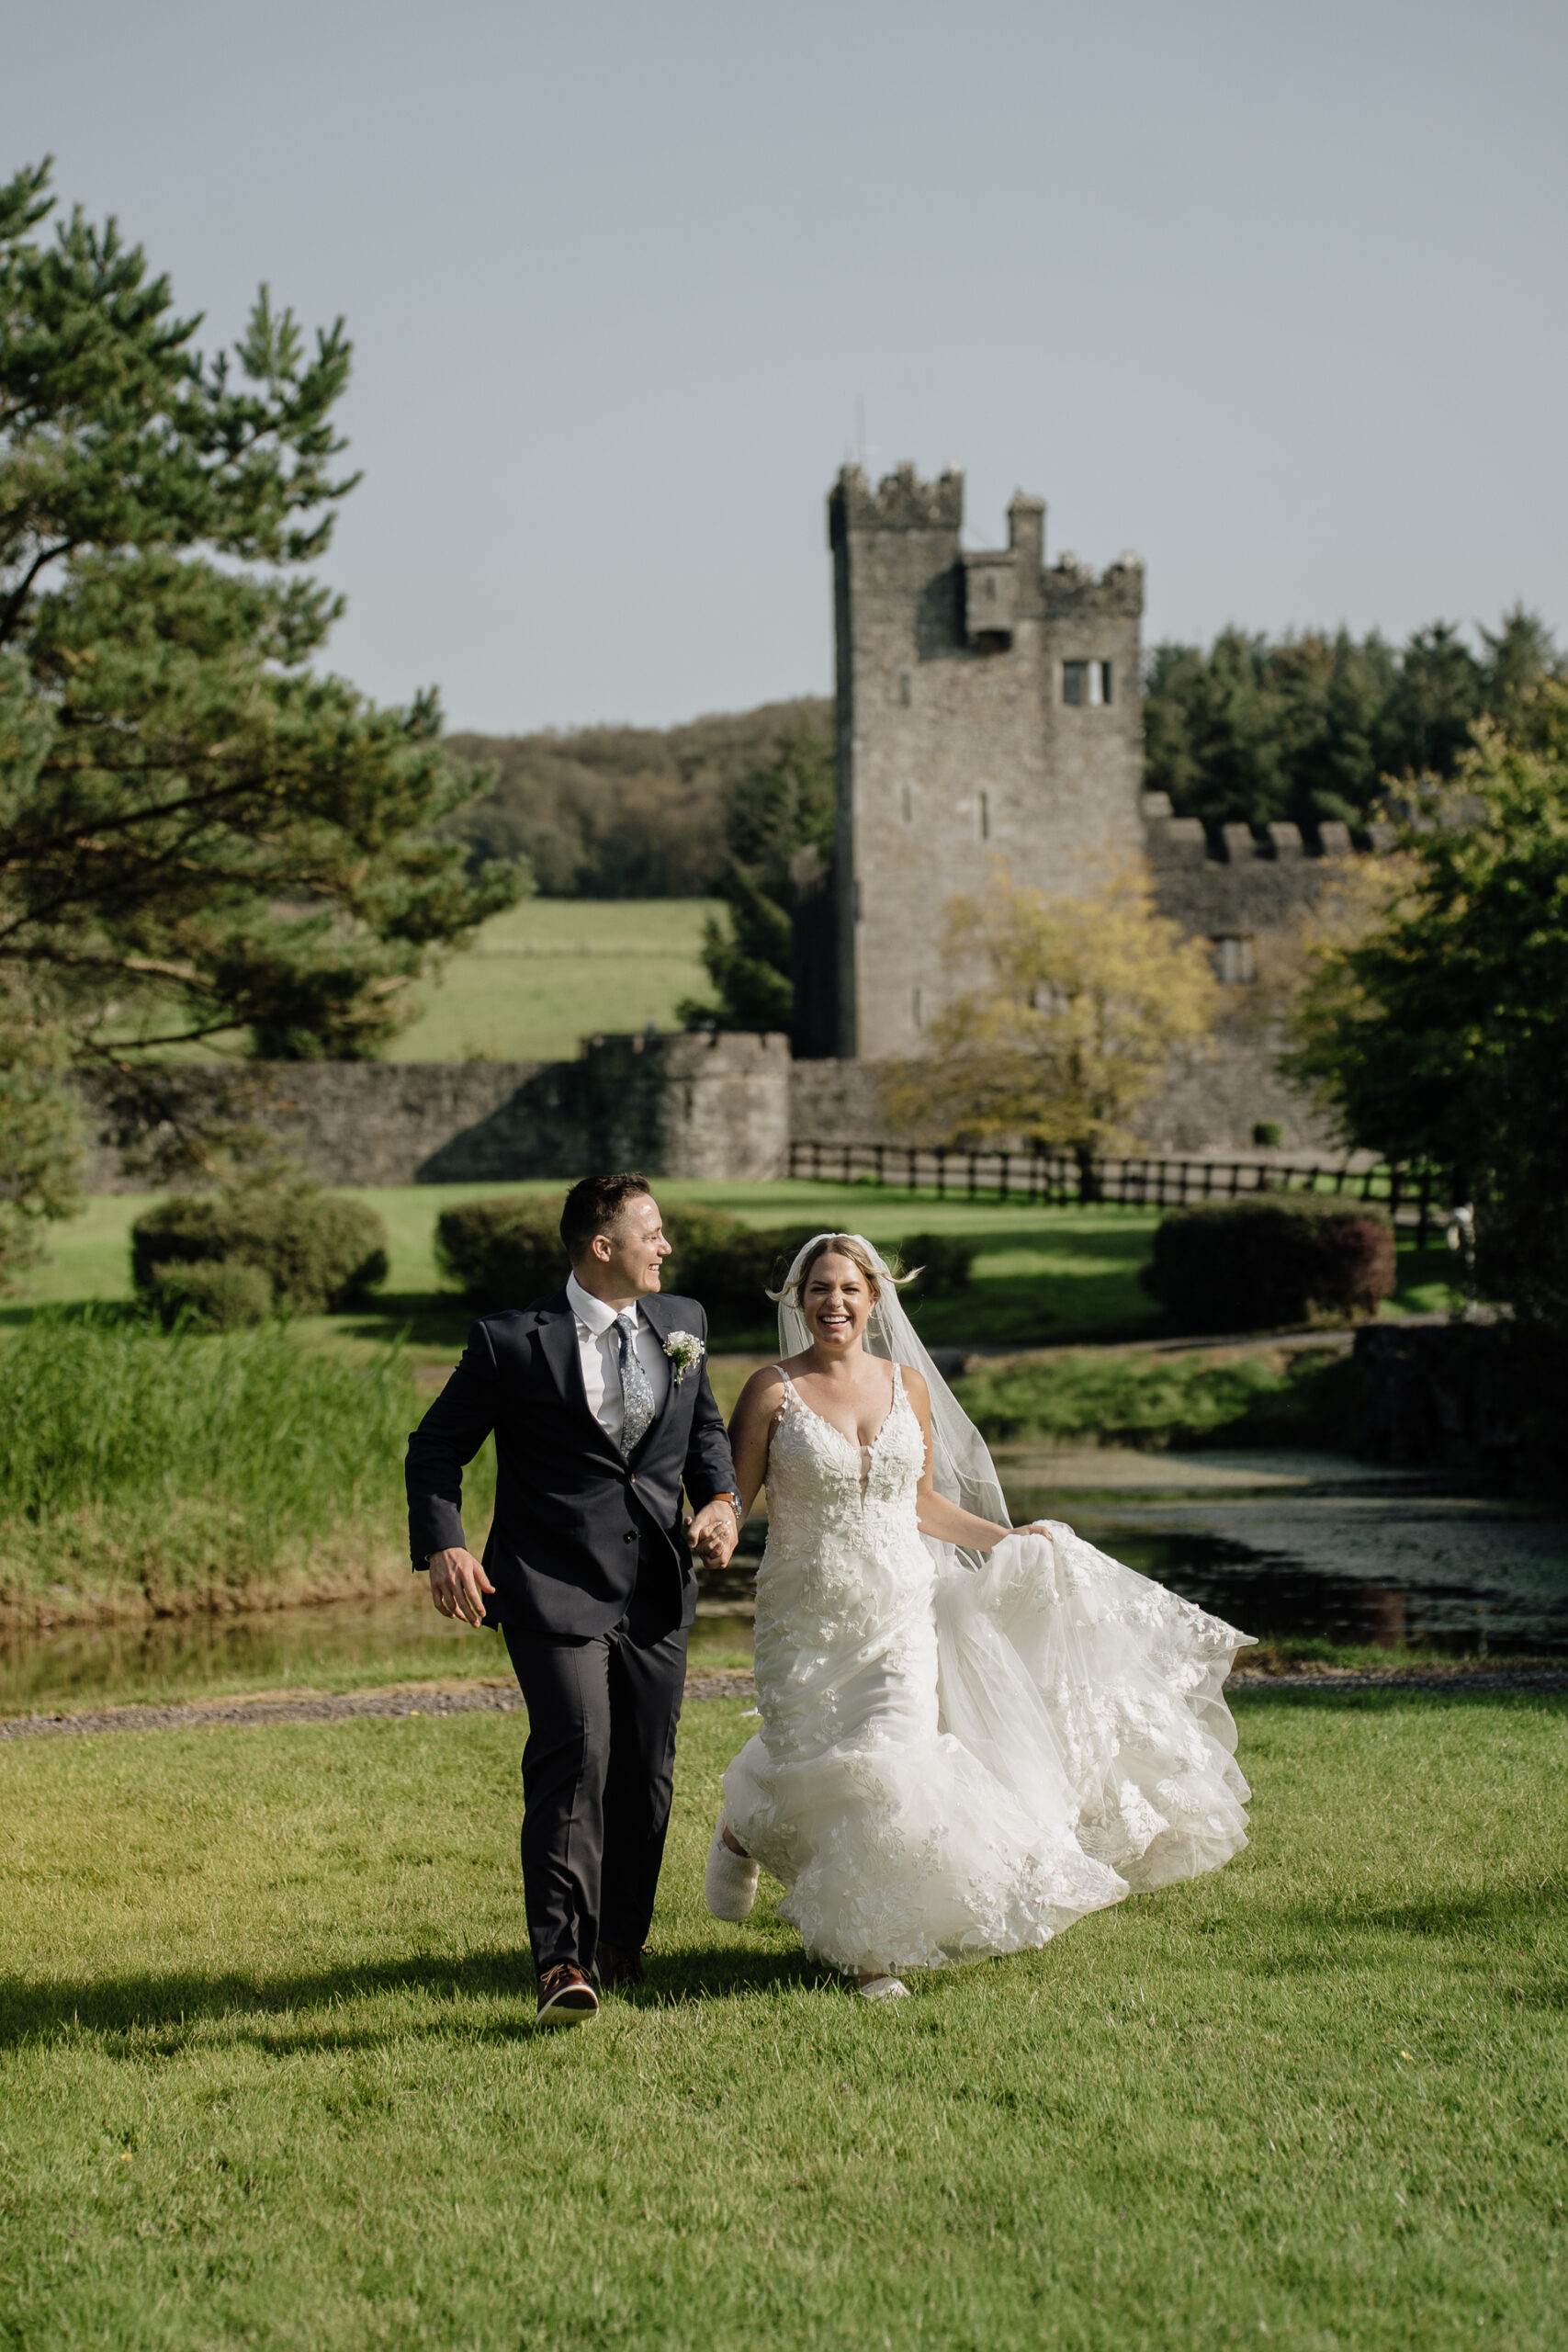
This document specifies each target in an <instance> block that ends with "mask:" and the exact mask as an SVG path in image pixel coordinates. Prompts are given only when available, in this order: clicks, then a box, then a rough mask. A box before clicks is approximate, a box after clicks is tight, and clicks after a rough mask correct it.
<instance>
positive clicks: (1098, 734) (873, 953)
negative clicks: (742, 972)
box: [796, 465, 1144, 1059]
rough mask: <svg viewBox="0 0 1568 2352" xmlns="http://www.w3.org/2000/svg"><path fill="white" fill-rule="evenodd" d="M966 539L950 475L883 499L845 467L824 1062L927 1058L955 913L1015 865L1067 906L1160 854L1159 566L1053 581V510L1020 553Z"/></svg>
mask: <svg viewBox="0 0 1568 2352" xmlns="http://www.w3.org/2000/svg"><path fill="white" fill-rule="evenodd" d="M963 524H964V477H963V475H962V474H960V473H958V472H956V471H953V470H951V469H950V470H949V471H947V472H945V473H943V474H942V475H941V476H940V477H939V478H938V480H937V481H932V482H928V481H922V480H921V479H920V477H919V474H918V473H917V471H916V469H915V468H914V467H913V466H909V465H905V466H899V467H897V469H895V470H894V471H893V472H892V473H890V474H888V475H886V477H885V478H884V479H883V480H882V481H880V482H879V483H878V484H877V485H876V487H875V488H874V489H873V487H872V486H871V484H870V482H869V481H867V479H866V477H865V475H864V473H863V471H862V470H861V469H860V468H859V467H857V466H846V467H845V468H844V469H843V470H842V471H841V472H840V476H839V478H838V481H837V482H836V483H835V485H834V487H833V489H832V491H831V492H830V493H829V500H828V537H829V544H830V546H831V548H832V550H833V571H834V607H835V615H836V621H837V653H838V661H837V672H838V703H837V729H836V732H837V757H838V791H839V808H838V831H837V845H836V851H835V856H834V865H833V874H832V881H831V895H832V908H831V920H832V922H833V924H834V926H835V930H836V946H835V952H834V955H833V957H832V967H833V971H834V975H835V979H834V986H833V988H832V989H821V988H818V989H815V990H813V991H812V992H811V1000H810V1001H811V1011H810V1013H809V1015H808V1016H807V1017H805V1018H803V1020H802V1021H801V1023H800V1024H799V1034H798V1035H797V1041H796V1042H797V1046H798V1048H799V1049H800V1050H802V1051H804V1052H806V1053H808V1054H818V1055H820V1054H838V1055H841V1056H844V1057H855V1056H860V1057H867V1058H872V1059H881V1058H884V1057H894V1056H898V1055H903V1054H908V1053H910V1052H917V1051H919V1044H920V1038H921V1033H922V1031H923V1030H924V1028H925V1026H926V1023H928V1021H929V1020H930V1018H931V1014H932V1013H933V1012H935V1011H936V1010H937V1008H938V1006H939V1005H940V1004H941V1002H942V995H943V992H944V985H945V984H944V978H943V975H942V962H941V947H942V931H943V923H944V910H945V908H946V905H947V901H948V899H950V898H951V897H952V896H953V893H954V892H955V891H958V890H964V889H968V890H980V889H983V888H986V886H987V883H988V882H989V880H990V878H991V876H992V874H993V872H994V870H995V865H996V862H997V861H998V859H1000V860H1002V861H1003V862H1004V863H1005V865H1006V866H1007V869H1008V871H1009V872H1010V873H1011V874H1012V875H1013V876H1015V877H1016V878H1017V879H1019V880H1021V881H1025V882H1032V883H1036V884H1038V885H1040V886H1041V887H1042V888H1052V889H1056V890H1060V889H1062V888H1070V887H1071V885H1072V881H1073V878H1074V876H1078V875H1081V876H1084V878H1085V879H1086V881H1087V880H1088V878H1089V876H1090V875H1091V874H1092V873H1094V872H1096V871H1097V870H1098V869H1099V868H1100V867H1101V866H1102V865H1103V864H1104V863H1105V862H1106V860H1107V859H1108V858H1109V859H1111V860H1114V859H1117V858H1124V857H1128V856H1136V855H1138V854H1140V853H1141V852H1142V850H1143V846H1144V828H1143V824H1142V821H1141V819H1140V815H1139V808H1138V796H1139V791H1140V788H1141V786H1142V771H1143V720H1142V712H1141V708H1140V704H1139V689H1138V660H1139V627H1140V621H1141V616H1142V613H1143V595H1144V574H1143V566H1142V564H1141V563H1140V562H1139V561H1138V560H1137V558H1136V557H1135V556H1122V557H1120V558H1119V559H1118V560H1116V561H1115V562H1114V563H1112V564H1111V565H1109V566H1108V567H1107V569H1106V570H1105V571H1103V572H1102V573H1100V574H1099V575H1097V574H1096V573H1095V572H1093V571H1091V570H1089V568H1088V567H1087V566H1085V565H1082V564H1080V563H1079V562H1078V561H1077V559H1076V558H1073V557H1063V558H1060V559H1058V560H1056V561H1055V562H1054V563H1050V564H1048V563H1047V560H1046V549H1045V502H1044V500H1043V499H1042V498H1037V497H1034V496H1032V495H1031V494H1029V493H1027V492H1022V491H1020V492H1018V493H1017V494H1016V496H1015V497H1014V498H1013V500H1012V502H1011V503H1010V506H1009V509H1008V544H1007V546H1006V547H1005V548H979V549H976V548H964V545H963V542H962V531H963ZM826 919H827V910H826V909H824V910H822V911H821V913H819V914H817V915H814V916H813V918H812V925H813V932H812V935H813V936H814V937H818V938H819V937H820V931H819V929H818V928H817V926H818V925H819V924H821V923H822V922H825V920H826Z"/></svg>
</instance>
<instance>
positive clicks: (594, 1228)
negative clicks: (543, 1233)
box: [560, 1169, 653, 1265]
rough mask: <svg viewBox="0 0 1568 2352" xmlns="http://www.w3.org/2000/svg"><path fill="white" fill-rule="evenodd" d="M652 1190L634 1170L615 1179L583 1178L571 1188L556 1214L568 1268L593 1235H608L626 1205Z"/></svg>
mask: <svg viewBox="0 0 1568 2352" xmlns="http://www.w3.org/2000/svg"><path fill="white" fill-rule="evenodd" d="M652 1189H653V1188H652V1186H651V1185H650V1184H649V1181H648V1179H647V1177H646V1176H639V1175H637V1171H636V1170H634V1169H627V1170H625V1171H624V1172H623V1173H622V1174H621V1175H619V1176H585V1177H584V1178H583V1179H582V1182H581V1183H580V1184H574V1185H573V1186H572V1188H571V1190H570V1193H568V1194H567V1196H566V1206H565V1208H563V1209H562V1211H561V1213H560V1238H561V1240H562V1242H563V1244H564V1245H565V1249H566V1254H567V1256H568V1257H569V1258H570V1260H571V1262H572V1264H573V1265H575V1264H576V1263H577V1261H578V1260H579V1258H581V1256H582V1254H583V1252H584V1250H586V1249H587V1247H588V1245H589V1243H590V1242H591V1241H592V1238H593V1237H594V1235H595V1234H596V1233H607V1232H608V1231H609V1229H610V1227H611V1226H613V1225H614V1224H615V1219H616V1218H617V1217H618V1216H620V1214H621V1211H622V1210H623V1209H624V1208H625V1207H626V1203H627V1202H628V1201H635V1200H636V1199H637V1196H638V1194H639V1193H650V1192H651V1191H652Z"/></svg>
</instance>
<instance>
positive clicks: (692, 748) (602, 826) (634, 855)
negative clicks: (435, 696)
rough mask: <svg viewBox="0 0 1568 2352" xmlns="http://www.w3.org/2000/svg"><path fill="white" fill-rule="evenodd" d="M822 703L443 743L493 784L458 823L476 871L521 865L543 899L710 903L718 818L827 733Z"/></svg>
mask: <svg viewBox="0 0 1568 2352" xmlns="http://www.w3.org/2000/svg"><path fill="white" fill-rule="evenodd" d="M832 712H833V706H832V704H831V703H830V702H829V701H827V700H826V699H823V698H815V697H811V696H802V697H801V698H800V699H799V700H798V701H795V702H773V703H764V704H763V705H762V707H761V709H759V710H747V711H739V712H731V713H721V714H719V715H717V716H715V717H710V718H694V719H691V720H689V721H688V722H687V724H686V725H684V726H682V727H665V728H655V727H589V728H584V729H581V731H580V732H578V733H575V734H570V735H566V734H557V733H556V732H555V731H554V730H553V729H552V730H551V731H550V732H548V733H546V734H540V735H509V736H487V735H452V736H448V737H447V739H446V740H447V742H448V744H449V745H450V747H451V749H452V750H453V751H454V752H456V753H457V755H458V757H459V758H461V759H464V760H474V761H479V762H482V763H484V764H485V765H486V766H488V767H490V768H491V769H492V770H493V771H494V780H493V782H492V783H491V786H489V788H488V790H486V791H485V792H484V793H482V794H481V795H480V797H479V799H478V800H476V801H472V802H470V803H469V805H468V808H467V809H464V811H463V812H462V816H461V818H460V819H459V820H457V823H458V825H459V827H460V830H461V831H462V833H463V834H464V836H465V837H466V838H467V840H468V842H469V845H470V847H469V856H470V861H471V864H472V865H475V866H479V865H486V864H488V863H489V862H490V861H491V859H493V858H514V857H525V858H526V859H527V861H528V863H529V865H531V866H532V868H533V872H534V880H535V887H536V888H537V889H538V890H539V891H540V892H542V893H543V895H544V896H545V897H547V898H552V899H571V898H578V899H704V898H712V897H713V896H714V895H715V894H716V892H717V890H718V888H719V886H720V884H721V882H722V880H723V877H724V874H725V870H726V865H727V862H728V857H729V854H730V852H729V843H728V827H727V822H726V820H727V815H728V810H729V809H730V807H731V806H732V804H733V802H734V800H735V798H736V797H737V795H738V794H742V793H744V791H745V789H746V787H747V785H748V783H749V781H750V779H751V778H752V777H760V776H761V775H762V774H763V773H764V772H765V771H766V770H767V769H768V768H769V767H770V766H771V764H772V763H773V762H774V761H776V760H777V758H778V756H779V753H780V752H781V750H782V748H783V747H784V744H785V743H786V742H788V741H790V740H791V739H792V738H794V737H795V736H797V735H799V734H801V733H803V732H804V733H808V734H813V735H818V736H820V738H821V740H822V741H823V742H824V743H826V742H827V741H829V737H830V734H831V729H832Z"/></svg>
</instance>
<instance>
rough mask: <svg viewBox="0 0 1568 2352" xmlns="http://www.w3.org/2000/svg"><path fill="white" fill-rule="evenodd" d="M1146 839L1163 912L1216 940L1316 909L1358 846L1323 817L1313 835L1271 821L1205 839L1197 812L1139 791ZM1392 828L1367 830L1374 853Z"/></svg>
mask: <svg viewBox="0 0 1568 2352" xmlns="http://www.w3.org/2000/svg"><path fill="white" fill-rule="evenodd" d="M1142 809H1143V819H1144V840H1145V848H1146V851H1147V854H1148V861H1149V869H1150V872H1151V874H1152V876H1153V878H1154V883H1155V888H1156V895H1157V897H1158V899H1159V904H1160V909H1161V911H1162V912H1163V913H1165V914H1168V915H1171V916H1173V917H1174V918H1175V919H1176V921H1177V922H1179V923H1180V924H1181V925H1182V927H1183V929H1184V930H1187V931H1190V932H1194V933H1199V934H1206V935H1207V936H1208V937H1210V938H1212V939H1214V940H1224V939H1237V940H1242V939H1251V938H1253V937H1255V936H1256V935H1257V933H1259V932H1264V931H1269V930H1272V929H1274V928H1276V927H1277V926H1278V925H1280V924H1282V923H1288V922H1293V921H1294V920H1296V919H1297V918H1298V917H1299V916H1301V915H1302V914H1303V913H1305V912H1308V911H1309V910H1311V909H1313V908H1314V907H1315V906H1316V904H1317V901H1318V899H1319V896H1320V894H1321V892H1322V890H1323V888H1324V887H1325V884H1326V883H1327V882H1329V881H1330V880H1331V878H1332V877H1333V876H1335V875H1336V874H1337V873H1342V872H1343V871H1344V867H1345V864H1346V862H1347V861H1348V859H1350V858H1353V857H1356V856H1359V855H1362V854H1366V853H1362V852H1359V851H1358V850H1357V849H1356V848H1355V847H1354V845H1353V843H1352V842H1351V838H1350V830H1349V827H1348V825H1343V824H1340V823H1337V822H1336V821H1333V820H1325V821H1324V822H1323V823H1322V824H1320V825H1319V826H1318V828H1317V834H1316V838H1315V840H1313V841H1308V840H1307V839H1305V838H1304V837H1303V833H1302V830H1301V827H1300V826H1299V825H1293V824H1290V823H1287V822H1284V821H1280V820H1277V821H1275V822H1274V823H1271V824H1269V825H1266V826H1265V827H1263V829H1262V830H1261V831H1260V832H1259V831H1254V829H1253V828H1252V826H1250V825H1244V824H1230V825H1222V826H1220V827H1219V828H1218V830H1217V832H1216V833H1215V834H1214V835H1213V836H1211V835H1210V834H1208V833H1206V832H1205V831H1204V829H1203V827H1202V826H1201V824H1200V823H1199V821H1198V820H1197V818H1196V817H1178V816H1176V815H1174V814H1173V812H1172V809H1171V804H1170V796H1169V794H1168V793H1165V792H1145V794H1144V796H1143V801H1142ZM1393 831H1394V829H1393V826H1387V825H1375V826H1373V827H1372V828H1371V849H1372V854H1375V853H1377V852H1378V851H1380V850H1382V849H1387V848H1391V847H1392V846H1393Z"/></svg>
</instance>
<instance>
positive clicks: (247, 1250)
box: [130, 1184, 387, 1315]
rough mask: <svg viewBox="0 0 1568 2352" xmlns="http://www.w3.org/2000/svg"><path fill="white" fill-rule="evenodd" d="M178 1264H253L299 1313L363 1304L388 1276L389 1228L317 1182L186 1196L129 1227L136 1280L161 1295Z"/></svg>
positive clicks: (279, 1301) (271, 1299)
mask: <svg viewBox="0 0 1568 2352" xmlns="http://www.w3.org/2000/svg"><path fill="white" fill-rule="evenodd" d="M177 1266H248V1267H252V1268H254V1269H255V1270H256V1271H257V1272H260V1273H261V1274H263V1275H264V1276H265V1279H266V1282H267V1284H268V1304H269V1306H276V1307H277V1308H278V1309H279V1310H280V1311H282V1312H284V1313H286V1314H291V1315H330V1314H334V1313H336V1312H337V1311H338V1310H339V1309H341V1308H343V1307H345V1306H357V1305H358V1304H359V1303H360V1302H361V1301H362V1300H363V1299H364V1298H365V1297H366V1296H367V1294H368V1293H369V1292H370V1291H371V1290H373V1289H374V1288H375V1287H376V1285H377V1284H378V1283H383V1282H385V1281H386V1279H387V1228H386V1226H385V1225H384V1224H383V1223H382V1221H381V1219H380V1217H379V1216H378V1215H377V1213H376V1211H375V1210H374V1209H373V1208H370V1207H368V1206H367V1204H366V1203H365V1202H363V1201H351V1200H344V1199H343V1198H342V1197H341V1196H340V1195H338V1194H335V1193H327V1192H322V1191H321V1189H320V1188H319V1187H318V1186H316V1185H313V1184H288V1185H271V1184H250V1185H236V1186H233V1187H231V1189H229V1190H228V1191H226V1192H222V1193H175V1195H174V1197H173V1198H172V1199H170V1200H166V1201H160V1202H159V1203H158V1204H157V1205H156V1207H155V1208H152V1209H149V1210H148V1212H147V1214H146V1216H141V1217H138V1219H137V1221H136V1223H135V1224H134V1225H133V1226H132V1227H131V1229H130V1268H131V1280H132V1281H133V1282H134V1283H135V1285H136V1288H137V1289H138V1290H139V1291H141V1292H142V1293H143V1294H145V1295H149V1296H152V1295H156V1294H158V1293H160V1292H161V1291H162V1290H163V1289H164V1288H165V1287H166V1283H167V1277H168V1274H169V1272H170V1270H171V1269H173V1268H175V1267H177Z"/></svg>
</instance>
